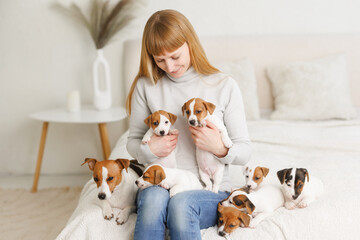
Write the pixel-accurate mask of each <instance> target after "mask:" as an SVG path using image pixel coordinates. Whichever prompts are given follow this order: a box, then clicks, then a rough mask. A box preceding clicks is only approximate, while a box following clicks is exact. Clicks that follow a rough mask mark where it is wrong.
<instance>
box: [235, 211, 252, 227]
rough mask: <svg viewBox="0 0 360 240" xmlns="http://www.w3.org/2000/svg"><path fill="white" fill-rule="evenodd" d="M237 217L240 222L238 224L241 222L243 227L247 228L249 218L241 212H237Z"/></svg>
mask: <svg viewBox="0 0 360 240" xmlns="http://www.w3.org/2000/svg"><path fill="white" fill-rule="evenodd" d="M238 213H239V215H238V218H239V220H240V222H242V223H243V224H244V225H245V227H248V226H249V224H250V216H249V215H247V214H246V213H243V212H242V211H238Z"/></svg>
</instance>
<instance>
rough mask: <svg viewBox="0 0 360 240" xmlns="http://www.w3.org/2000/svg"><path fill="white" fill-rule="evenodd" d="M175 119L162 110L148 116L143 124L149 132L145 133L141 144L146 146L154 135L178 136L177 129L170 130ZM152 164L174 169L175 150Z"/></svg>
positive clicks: (175, 117)
mask: <svg viewBox="0 0 360 240" xmlns="http://www.w3.org/2000/svg"><path fill="white" fill-rule="evenodd" d="M176 119H177V116H176V115H174V114H172V113H169V112H166V111H163V110H159V111H156V112H154V113H153V114H151V115H150V116H148V117H147V118H146V119H145V120H144V123H145V124H146V125H147V126H148V127H149V130H148V131H147V132H146V133H145V135H144V137H143V139H142V143H143V144H147V143H148V142H149V141H150V139H151V137H152V136H153V135H154V134H156V135H158V136H166V135H171V134H178V132H179V131H178V130H177V129H174V130H171V129H170V127H171V126H172V125H174V123H175V121H176ZM154 163H157V164H161V165H162V166H164V167H172V168H176V158H175V150H174V151H172V152H171V153H170V154H169V155H168V156H166V157H161V158H159V159H157V160H156V161H155V162H154Z"/></svg>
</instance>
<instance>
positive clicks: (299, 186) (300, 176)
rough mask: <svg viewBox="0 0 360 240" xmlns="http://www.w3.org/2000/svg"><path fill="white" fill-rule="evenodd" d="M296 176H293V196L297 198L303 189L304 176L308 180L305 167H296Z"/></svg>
mask: <svg viewBox="0 0 360 240" xmlns="http://www.w3.org/2000/svg"><path fill="white" fill-rule="evenodd" d="M295 174H296V176H295V186H294V190H295V197H296V198H297V197H298V196H299V195H300V194H301V193H302V190H303V189H304V184H305V178H307V181H308V182H309V173H308V171H307V169H306V168H297V169H296V173H295Z"/></svg>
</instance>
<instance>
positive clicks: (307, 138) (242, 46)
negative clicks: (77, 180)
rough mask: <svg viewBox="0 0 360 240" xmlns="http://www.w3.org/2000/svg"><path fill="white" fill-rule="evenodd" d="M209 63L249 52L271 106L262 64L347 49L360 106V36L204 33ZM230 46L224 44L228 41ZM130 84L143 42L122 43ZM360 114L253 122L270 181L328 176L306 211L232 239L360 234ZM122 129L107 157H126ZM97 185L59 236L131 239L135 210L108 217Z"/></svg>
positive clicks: (207, 233)
mask: <svg viewBox="0 0 360 240" xmlns="http://www.w3.org/2000/svg"><path fill="white" fill-rule="evenodd" d="M201 41H202V43H203V46H204V48H205V50H206V52H207V54H208V57H209V59H210V61H212V62H214V61H224V60H236V59H241V58H242V57H247V58H248V59H250V60H252V61H253V63H254V66H255V71H256V78H257V86H258V91H257V92H258V96H259V105H260V108H261V109H262V112H266V111H264V109H269V108H272V107H273V98H272V94H271V89H270V84H269V81H268V80H267V79H266V77H265V74H264V72H265V71H264V69H265V67H266V66H268V65H269V64H274V63H281V62H288V61H299V60H310V59H313V58H316V57H321V56H325V55H328V54H333V53H346V54H347V60H348V76H349V80H350V86H351V97H352V101H353V103H354V105H355V106H356V107H357V108H359V107H360V94H357V93H358V92H359V91H360V80H359V78H360V68H358V66H360V35H330V36H329V35H326V36H324V35H317V36H252V37H226V38H225V37H211V38H202V39H201ZM224 42H225V44H222V43H224ZM124 49H125V53H124V59H126V61H125V66H124V69H126V71H125V73H124V74H125V75H124V76H125V79H126V86H127V88H129V83H130V82H131V79H132V78H133V77H134V74H135V73H136V70H137V67H138V59H139V41H130V42H127V43H126V45H125V48H124ZM359 115H360V114H358V117H357V118H355V119H353V120H346V121H345V120H326V121H315V122H311V121H289V120H269V118H268V117H267V116H265V115H262V117H261V118H260V119H259V120H248V128H249V135H250V138H251V140H252V147H253V153H252V157H251V161H252V162H254V163H259V164H261V165H264V166H267V167H269V168H270V174H269V175H271V176H270V177H269V179H268V181H275V182H276V181H278V180H277V179H276V177H275V175H276V171H277V170H279V169H282V168H285V167H305V168H307V169H308V170H309V172H310V178H311V176H317V177H318V178H320V179H321V180H322V181H323V182H324V187H325V191H324V194H323V195H322V197H321V198H320V199H318V200H317V201H315V202H314V203H312V204H311V205H310V206H309V207H308V208H306V209H297V210H293V211H289V210H286V209H285V208H280V209H278V210H277V211H276V212H275V213H274V214H273V215H272V216H271V217H270V218H268V219H266V220H264V221H263V222H261V223H260V224H259V225H258V226H257V228H256V229H245V228H239V229H238V230H236V231H235V232H234V233H233V234H231V235H230V236H229V237H228V239H250V240H251V239H353V238H358V236H360V228H359V227H358V226H359V224H360V210H359V209H360V206H359V205H360V204H359V200H360V198H359V197H360V193H359V186H360V174H359V173H358V172H359V169H360V117H359ZM127 134H128V132H126V133H125V134H123V135H122V136H121V138H120V139H119V140H118V142H117V144H116V147H115V148H114V149H113V151H112V154H111V156H110V159H114V158H117V157H129V158H130V156H129V155H128V153H127V151H126V147H125V145H126V137H127ZM231 178H232V180H233V182H234V185H235V186H241V185H242V183H243V176H242V173H241V168H240V167H231ZM96 191H97V190H96V186H95V184H94V183H93V182H92V181H89V182H88V183H87V184H86V185H85V187H84V189H83V191H82V193H81V197H80V200H79V205H78V207H77V208H76V210H75V211H74V213H73V215H72V216H71V218H70V219H69V221H68V223H67V225H66V227H65V228H64V230H63V231H62V232H61V233H60V235H59V236H58V238H57V239H59V240H60V239H117V240H118V239H132V236H133V229H134V225H135V220H136V214H133V215H132V216H131V218H130V219H129V221H128V222H127V223H126V224H125V225H123V226H118V225H116V224H115V222H114V221H111V222H109V221H105V220H103V219H102V217H101V209H100V208H99V207H98V205H97V203H98V200H97V199H96V198H97V197H96V195H97V194H96ZM202 236H203V239H223V238H222V237H220V236H218V235H217V232H216V227H211V228H209V229H205V230H202Z"/></svg>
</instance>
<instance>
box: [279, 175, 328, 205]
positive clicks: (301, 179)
mask: <svg viewBox="0 0 360 240" xmlns="http://www.w3.org/2000/svg"><path fill="white" fill-rule="evenodd" d="M277 176H278V178H279V181H280V183H281V190H282V192H283V194H284V197H285V207H286V208H287V209H295V208H296V207H299V208H305V207H307V206H309V204H310V203H311V202H312V201H314V200H315V199H316V198H318V197H319V196H320V195H321V194H322V193H323V191H324V186H323V183H322V182H321V180H320V179H317V178H315V177H311V180H310V179H309V172H308V170H307V169H306V168H288V169H283V170H280V171H278V172H277ZM305 178H306V179H305Z"/></svg>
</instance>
